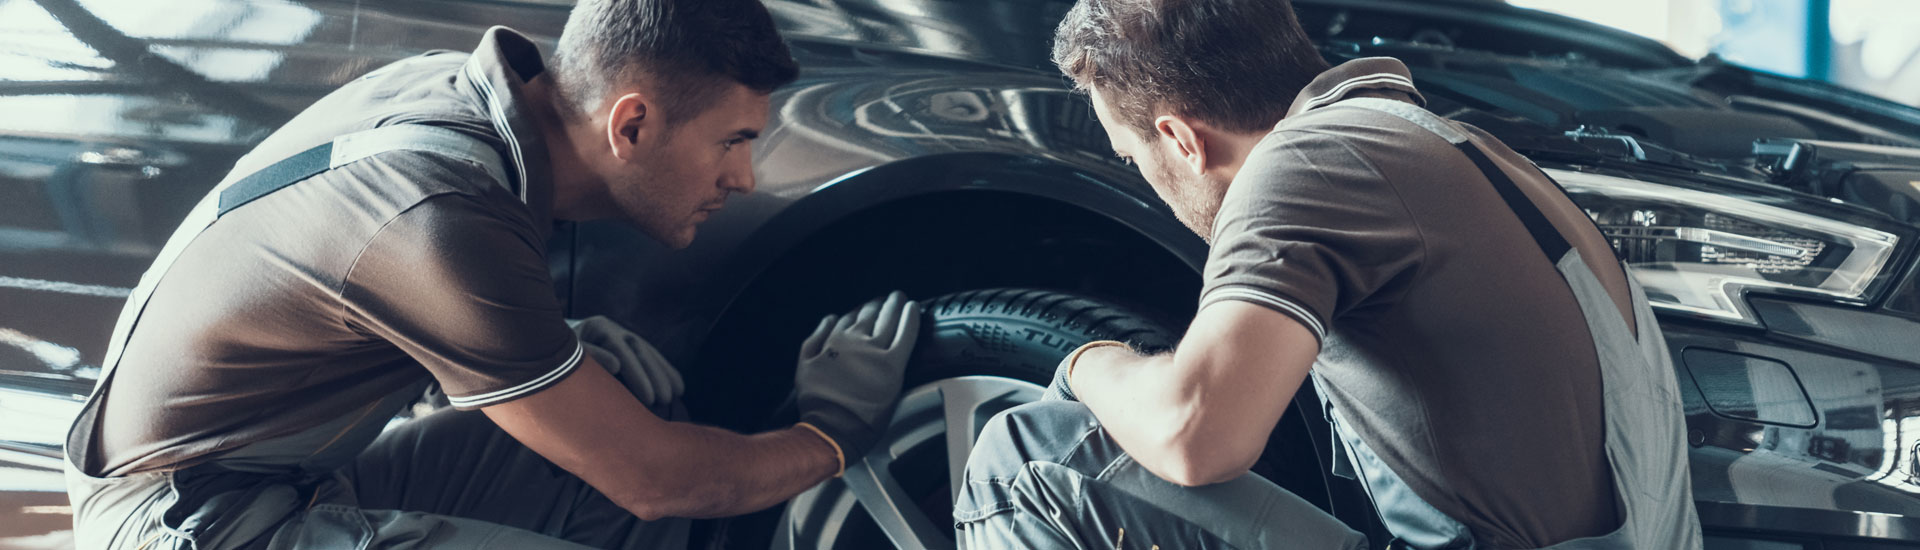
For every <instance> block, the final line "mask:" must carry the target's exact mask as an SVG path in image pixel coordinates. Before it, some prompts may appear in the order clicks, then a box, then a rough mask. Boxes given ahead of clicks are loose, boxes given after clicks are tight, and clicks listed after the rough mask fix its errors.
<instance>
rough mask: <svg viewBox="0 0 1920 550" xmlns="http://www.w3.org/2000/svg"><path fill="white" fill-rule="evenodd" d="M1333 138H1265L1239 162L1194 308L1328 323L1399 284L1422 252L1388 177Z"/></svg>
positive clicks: (1314, 327)
mask: <svg viewBox="0 0 1920 550" xmlns="http://www.w3.org/2000/svg"><path fill="white" fill-rule="evenodd" d="M1373 166H1374V165H1373V164H1372V163H1370V162H1368V161H1367V160H1366V158H1365V157H1364V155H1363V154H1362V153H1361V152H1360V151H1358V150H1356V149H1355V148H1354V147H1353V146H1352V145H1350V144H1349V143H1347V142H1345V141H1344V140H1342V139H1341V138H1339V137H1337V136H1333V135H1328V134H1324V133H1318V132H1303V131H1283V132H1276V133H1273V134H1269V135H1268V136H1267V137H1266V138H1265V139H1263V140H1262V141H1261V142H1260V144H1259V145H1257V146H1256V147H1255V148H1254V150H1253V152H1252V153H1250V154H1249V155H1248V157H1247V160H1246V163H1245V164H1244V165H1243V166H1242V168H1241V170H1240V173H1239V174H1238V175H1237V176H1236V177H1235V179H1234V181H1233V183H1232V184H1231V185H1230V186H1229V187H1228V189H1227V194H1226V197H1225V199H1224V200H1223V201H1222V203H1221V206H1220V211H1219V213H1218V214H1217V215H1216V217H1215V218H1214V226H1213V242H1212V248H1211V250H1210V251H1209V253H1208V256H1207V264H1206V268H1205V282H1204V284H1203V287H1202V289H1201V295H1200V307H1201V308H1202V309H1204V308H1206V307H1207V306H1209V305H1212V304H1214V303H1217V302H1220V301H1222V300H1240V301H1244V302H1250V303H1253V304H1257V305H1261V306H1265V307H1268V308H1271V309H1273V310H1275V311H1278V312H1280V313H1282V314H1285V315H1287V316H1289V317H1293V318H1294V319H1295V320H1297V321H1299V322H1300V323H1301V324H1303V325H1306V327H1307V328H1308V329H1309V330H1311V331H1313V333H1314V336H1315V337H1316V338H1319V339H1321V340H1323V341H1324V340H1325V339H1326V335H1327V327H1328V326H1330V325H1332V323H1333V321H1334V320H1335V319H1339V318H1341V317H1342V316H1344V315H1347V314H1349V313H1351V312H1353V311H1354V310H1356V308H1359V307H1361V306H1363V305H1367V304H1375V303H1378V302H1379V297H1381V296H1386V295H1387V294H1386V293H1387V292H1388V291H1390V290H1391V289H1392V288H1393V287H1394V286H1396V285H1400V284H1404V283H1405V279H1406V278H1407V276H1410V274H1412V273H1413V269H1414V267H1415V266H1417V265H1418V263H1419V261H1420V260H1421V257H1422V254H1423V250H1424V248H1423V246H1422V242H1421V235H1420V232H1419V229H1418V227H1417V226H1416V224H1415V222H1414V220H1413V219H1412V218H1411V214H1410V213H1409V212H1408V209H1407V207H1406V205H1405V204H1404V203H1402V201H1401V200H1400V196H1399V193H1397V192H1396V191H1395V190H1394V187H1393V182H1390V181H1388V180H1387V179H1386V178H1385V177H1384V176H1382V175H1381V174H1380V173H1379V172H1378V171H1377V170H1375V169H1374V167H1373Z"/></svg>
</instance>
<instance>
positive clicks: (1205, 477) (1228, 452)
mask: <svg viewBox="0 0 1920 550" xmlns="http://www.w3.org/2000/svg"><path fill="white" fill-rule="evenodd" d="M1196 420H1197V419H1196ZM1181 424H1182V425H1181V426H1179V427H1177V428H1175V429H1173V430H1170V433H1169V434H1168V437H1167V438H1165V439H1164V440H1163V444H1162V445H1160V446H1159V450H1160V452H1158V453H1152V454H1153V455H1154V456H1152V457H1151V458H1150V459H1147V458H1148V457H1142V456H1138V455H1136V456H1135V459H1136V460H1139V461H1140V465H1141V466H1144V467H1146V468H1147V471H1150V472H1153V474H1154V475H1157V476H1160V478H1161V479H1165V480H1167V481H1168V482H1171V483H1173V484H1175V485H1180V486H1183V487H1199V486H1202V485H1212V484H1215V483H1220V482H1223V481H1229V480H1232V479H1234V478H1237V477H1240V476H1241V475H1243V474H1245V473H1247V470H1249V469H1252V468H1253V463H1254V462H1255V461H1257V460H1259V459H1260V452H1261V451H1262V450H1263V449H1265V447H1266V445H1265V443H1266V438H1265V437H1264V436H1265V434H1260V435H1259V436H1249V435H1248V434H1229V433H1222V432H1221V431H1220V429H1221V428H1224V427H1222V426H1211V427H1210V426H1206V425H1205V423H1202V422H1195V421H1192V420H1189V421H1188V422H1183V423H1181ZM1208 428H1213V429H1208ZM1141 459H1146V460H1141Z"/></svg>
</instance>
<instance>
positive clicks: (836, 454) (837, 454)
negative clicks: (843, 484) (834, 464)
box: [794, 422, 847, 477]
mask: <svg viewBox="0 0 1920 550" xmlns="http://www.w3.org/2000/svg"><path fill="white" fill-rule="evenodd" d="M794 426H798V427H801V428H806V429H807V431H810V432H813V435H817V436H820V439H824V440H826V441H827V446H829V447H833V458H834V460H838V461H840V471H838V472H834V474H833V477H840V476H843V475H846V473H847V454H846V453H844V452H841V451H840V442H838V441H834V440H833V438H831V437H827V432H823V431H820V428H819V427H817V426H814V425H812V424H808V423H806V422H801V423H799V424H794Z"/></svg>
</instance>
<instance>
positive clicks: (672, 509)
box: [610, 486, 721, 521]
mask: <svg viewBox="0 0 1920 550" xmlns="http://www.w3.org/2000/svg"><path fill="white" fill-rule="evenodd" d="M719 493H721V491H707V492H701V491H697V490H691V489H686V490H683V489H679V488H673V487H665V486H650V487H641V488H636V489H634V490H631V491H628V492H627V494H625V495H622V497H621V498H618V499H610V500H613V501H614V502H615V503H618V504H619V505H620V507H621V508H625V509H626V510H627V512H628V513H631V514H633V515H634V517H637V518H640V519H641V520H645V521H659V520H661V519H664V518H690V517H700V516H701V514H702V512H703V511H704V510H705V509H707V508H710V507H712V506H711V503H710V502H707V501H706V500H705V499H692V498H689V496H690V495H697V494H705V495H714V494H719Z"/></svg>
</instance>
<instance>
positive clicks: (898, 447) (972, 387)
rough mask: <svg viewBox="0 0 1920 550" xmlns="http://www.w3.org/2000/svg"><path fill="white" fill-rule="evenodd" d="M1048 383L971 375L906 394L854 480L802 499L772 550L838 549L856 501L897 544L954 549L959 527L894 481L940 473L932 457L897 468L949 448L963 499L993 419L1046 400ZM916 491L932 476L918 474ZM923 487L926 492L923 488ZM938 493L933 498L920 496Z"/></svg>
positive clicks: (951, 473)
mask: <svg viewBox="0 0 1920 550" xmlns="http://www.w3.org/2000/svg"><path fill="white" fill-rule="evenodd" d="M1041 393H1043V389H1042V388H1041V387H1040V386H1037V385H1034V384H1031V383H1027V382H1024V381H1020V380H1015V379H1011V378H1000V377H992V376H963V377H957V378H948V379H943V380H939V381H936V382H933V383H930V384H926V385H922V386H919V387H916V388H914V389H913V390H911V391H908V392H906V393H905V394H904V395H903V396H902V397H901V399H900V405H899V407H898V409H896V411H895V413H894V417H893V420H892V424H891V426H889V428H888V430H887V434H886V436H885V437H884V438H883V440H882V441H880V442H879V444H877V445H875V446H874V448H873V450H872V451H870V452H868V453H867V455H866V456H863V457H860V459H859V460H857V461H855V462H854V463H853V464H851V465H849V466H848V467H847V472H846V475H844V476H842V477H841V478H840V479H837V480H830V481H828V482H826V483H822V484H820V485H819V486H817V487H814V488H813V489H811V490H808V491H807V492H805V493H801V494H800V495H799V496H798V497H796V498H794V499H793V501H792V502H791V503H789V505H788V507H787V511H786V513H785V514H783V517H782V520H783V521H782V522H781V523H782V527H783V528H782V529H781V531H780V532H777V533H776V534H775V537H776V540H775V541H774V544H773V545H772V547H773V548H775V549H777V550H785V549H787V548H831V547H833V546H834V544H835V541H836V540H837V539H839V538H840V536H839V535H841V531H840V530H841V529H843V528H844V527H845V526H846V525H847V522H846V519H847V514H849V513H853V512H852V509H853V508H854V503H855V502H858V503H859V506H858V507H859V508H862V509H865V510H866V511H867V514H868V515H869V516H871V517H872V519H873V522H874V524H875V525H877V526H879V528H880V530H881V532H882V533H883V534H884V535H885V536H886V537H887V539H888V540H889V541H891V542H892V543H893V545H894V546H896V547H899V548H906V549H943V550H944V549H949V548H954V547H955V543H954V541H953V526H952V525H951V523H948V521H949V518H948V517H946V515H945V514H941V517H938V518H930V517H928V512H927V510H924V509H922V508H921V506H920V503H921V502H923V500H922V499H920V498H916V493H909V492H908V491H907V490H906V489H905V488H904V487H903V486H902V485H901V483H900V480H899V479H896V478H895V477H894V475H895V471H896V470H898V471H901V472H903V473H902V474H901V475H912V476H927V475H929V474H931V475H939V474H938V471H937V470H934V471H928V470H931V468H929V467H928V466H931V464H928V462H930V461H927V460H924V458H913V459H912V460H913V462H911V463H903V464H899V465H896V464H895V460H898V459H900V458H901V457H905V456H910V455H911V456H916V457H927V456H928V455H926V454H925V453H926V452H930V451H937V449H930V448H927V446H928V445H945V446H946V449H945V451H946V452H945V453H944V455H945V458H946V459H947V474H948V483H949V488H951V489H953V490H954V492H953V493H952V494H951V495H954V496H957V495H959V489H960V488H961V483H962V482H963V481H964V478H965V473H966V465H967V456H968V454H969V453H970V452H971V451H972V449H973V443H974V440H975V439H976V438H978V437H979V434H980V429H981V427H982V425H983V424H984V423H985V421H986V420H987V419H988V418H990V417H992V416H993V415H994V414H997V413H999V412H1000V411H1003V410H1006V409H1008V408H1010V407H1013V406H1015V405H1019V404H1021V403H1026V402H1029V401H1033V400H1035V399H1039V398H1040V395H1041ZM909 481H915V482H917V483H913V484H912V485H913V486H915V487H925V486H926V485H925V483H926V482H929V481H932V480H931V479H927V478H922V477H914V478H911V479H910V480H909ZM916 490H919V489H916ZM920 496H931V495H920Z"/></svg>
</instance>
